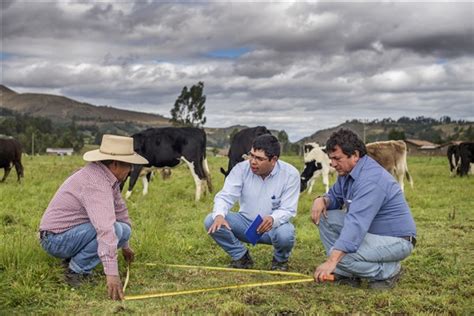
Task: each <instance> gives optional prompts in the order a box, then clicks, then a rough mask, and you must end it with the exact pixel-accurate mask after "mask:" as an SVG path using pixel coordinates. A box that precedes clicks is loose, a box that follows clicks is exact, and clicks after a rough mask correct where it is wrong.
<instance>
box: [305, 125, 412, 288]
mask: <svg viewBox="0 0 474 316" xmlns="http://www.w3.org/2000/svg"><path fill="white" fill-rule="evenodd" d="M326 149H327V151H328V155H329V158H330V160H331V166H332V167H334V168H335V169H336V171H337V173H338V175H339V176H338V178H337V181H336V183H335V184H334V186H333V187H332V188H331V189H330V190H329V192H328V193H327V194H326V195H324V196H322V197H318V198H316V199H315V200H314V203H313V206H312V210H311V217H312V220H313V222H314V223H315V224H316V225H318V226H319V234H320V237H321V241H322V243H323V245H324V248H326V252H327V254H328V259H327V260H326V262H324V263H323V264H321V265H319V266H318V267H317V268H316V271H315V272H314V279H315V281H317V282H321V281H324V280H325V279H327V278H328V276H329V274H331V273H334V276H335V280H336V283H337V284H347V285H351V286H353V287H358V286H360V284H361V278H364V279H367V280H368V284H369V287H370V288H373V289H387V288H392V287H394V286H395V284H396V283H397V281H398V279H399V278H400V275H401V271H402V270H401V264H400V261H402V260H403V259H405V258H406V257H408V255H410V253H411V252H412V250H413V248H414V247H415V243H416V239H415V236H416V227H415V222H414V220H413V217H412V215H411V213H410V208H409V207H408V204H407V202H406V200H405V197H404V196H403V192H402V190H401V188H400V185H399V184H398V183H397V182H396V181H395V179H394V178H393V177H392V175H390V174H389V173H388V172H387V171H386V170H385V169H384V168H383V167H382V166H380V165H379V164H378V163H377V162H376V161H375V160H373V159H372V158H370V157H369V156H367V150H366V148H365V144H364V142H362V140H361V139H360V138H359V137H358V136H357V135H356V134H355V133H354V132H352V131H350V130H347V129H341V130H339V131H337V132H335V133H333V134H332V135H331V137H330V138H329V139H328V141H327V143H326Z"/></svg>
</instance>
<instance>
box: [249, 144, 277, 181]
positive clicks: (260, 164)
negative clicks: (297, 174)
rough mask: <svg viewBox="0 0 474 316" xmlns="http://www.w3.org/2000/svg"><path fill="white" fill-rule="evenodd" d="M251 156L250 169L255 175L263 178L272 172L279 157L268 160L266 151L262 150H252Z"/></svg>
mask: <svg viewBox="0 0 474 316" xmlns="http://www.w3.org/2000/svg"><path fill="white" fill-rule="evenodd" d="M249 156H250V158H249V163H250V169H252V172H253V173H254V174H256V175H258V176H261V177H263V178H265V177H266V176H268V175H269V174H270V172H272V170H273V168H274V167H275V164H276V162H277V160H278V157H272V159H268V157H267V156H266V155H265V151H263V150H261V149H259V150H255V149H253V148H252V150H250V153H249Z"/></svg>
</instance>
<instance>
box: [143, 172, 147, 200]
mask: <svg viewBox="0 0 474 316" xmlns="http://www.w3.org/2000/svg"><path fill="white" fill-rule="evenodd" d="M142 184H143V192H142V195H147V194H148V174H147V175H146V176H143V177H142Z"/></svg>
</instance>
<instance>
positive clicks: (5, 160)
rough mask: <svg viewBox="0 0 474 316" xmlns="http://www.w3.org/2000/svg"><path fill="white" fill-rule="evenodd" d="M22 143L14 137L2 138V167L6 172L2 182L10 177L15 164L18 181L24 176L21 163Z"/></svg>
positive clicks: (0, 147)
mask: <svg viewBox="0 0 474 316" xmlns="http://www.w3.org/2000/svg"><path fill="white" fill-rule="evenodd" d="M21 152H22V150H21V144H20V143H19V142H18V141H17V140H16V139H14V138H0V168H3V169H4V171H5V173H4V175H3V178H2V180H0V182H4V181H5V179H6V178H7V177H8V174H9V173H10V170H11V168H12V166H15V169H16V175H17V177H18V182H21V178H22V177H23V165H22V164H21Z"/></svg>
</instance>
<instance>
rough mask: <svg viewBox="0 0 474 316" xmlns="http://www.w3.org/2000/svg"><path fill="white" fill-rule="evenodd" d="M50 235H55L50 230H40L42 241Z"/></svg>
mask: <svg viewBox="0 0 474 316" xmlns="http://www.w3.org/2000/svg"><path fill="white" fill-rule="evenodd" d="M48 235H54V233H53V232H50V231H48V230H40V232H39V236H40V239H43V238H44V237H46V236H48Z"/></svg>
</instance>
